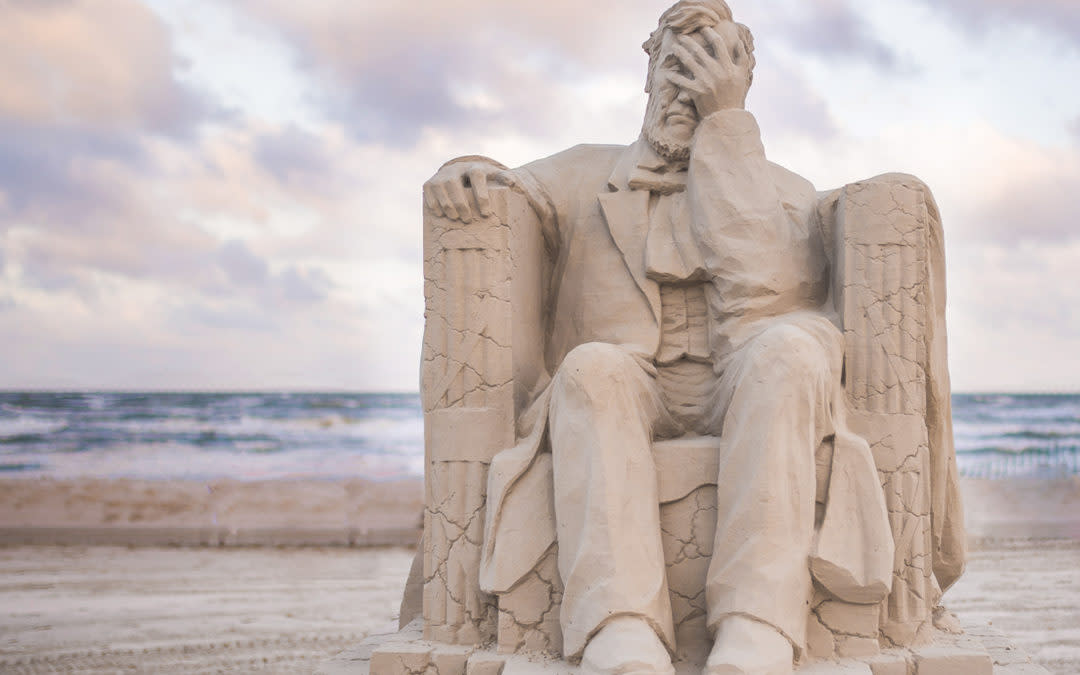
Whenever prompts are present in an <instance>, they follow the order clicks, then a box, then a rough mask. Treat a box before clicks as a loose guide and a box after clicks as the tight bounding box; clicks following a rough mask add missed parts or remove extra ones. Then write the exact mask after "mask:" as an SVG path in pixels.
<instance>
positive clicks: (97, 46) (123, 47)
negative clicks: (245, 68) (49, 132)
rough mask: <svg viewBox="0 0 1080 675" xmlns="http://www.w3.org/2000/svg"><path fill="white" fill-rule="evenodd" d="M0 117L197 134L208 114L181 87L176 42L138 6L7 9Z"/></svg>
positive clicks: (128, 1) (89, 2) (70, 3)
mask: <svg viewBox="0 0 1080 675" xmlns="http://www.w3.org/2000/svg"><path fill="white" fill-rule="evenodd" d="M0 44H3V45H4V49H3V50H0V117H3V118H6V119H7V120H9V121H17V122H21V123H23V124H27V125H36V126H41V125H49V126H54V127H55V126H62V127H75V128H79V127H90V128H93V129H96V130H99V131H105V130H111V131H122V132H125V133H130V132H133V131H153V132H158V133H169V134H180V135H183V134H186V133H189V132H190V131H191V130H192V129H193V127H194V125H195V124H197V122H198V121H199V120H201V119H202V118H203V117H204V116H205V115H206V114H207V112H208V110H207V103H206V101H205V100H203V99H202V98H201V97H200V96H199V95H198V94H197V93H196V92H193V91H192V90H191V89H190V88H188V87H185V86H183V85H181V84H179V83H178V82H177V80H176V79H175V78H174V76H173V71H174V69H175V67H176V66H177V65H178V64H177V60H176V57H175V55H174V53H173V50H172V45H171V41H170V35H169V32H168V30H167V29H166V28H165V26H164V25H162V23H161V22H160V21H159V20H158V19H157V17H156V16H155V15H154V14H153V13H152V12H151V11H150V10H149V9H147V7H146V6H145V5H143V4H141V3H139V2H137V1H136V0H108V1H107V2H95V1H94V0H66V1H52V2H30V1H28V0H22V1H19V2H11V1H8V2H4V3H0Z"/></svg>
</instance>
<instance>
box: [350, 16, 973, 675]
mask: <svg viewBox="0 0 1080 675" xmlns="http://www.w3.org/2000/svg"><path fill="white" fill-rule="evenodd" d="M644 47H645V50H646V51H647V52H648V54H649V69H648V75H647V87H646V91H647V92H648V94H649V101H648V106H647V110H646V113H645V121H644V124H643V129H642V134H641V136H640V138H639V139H638V140H637V141H635V142H634V143H633V144H631V145H629V146H625V147H623V146H592V145H581V146H577V147H574V148H571V149H569V150H567V151H565V152H562V153H559V154H557V155H554V156H552V157H549V158H546V159H541V160H538V161H536V162H533V163H531V164H528V165H526V166H523V167H521V168H518V169H512V170H511V169H507V168H506V167H505V166H503V165H501V164H499V163H498V162H496V161H494V160H491V159H488V158H484V157H475V156H474V157H463V158H459V159H455V160H452V161H451V162H448V163H447V164H446V165H444V166H443V167H442V168H441V169H440V170H439V171H438V173H436V174H435V176H434V177H433V178H432V179H431V180H430V181H428V183H427V184H426V185H425V187H424V197H425V211H424V213H425V215H424V270H425V294H426V301H427V313H426V317H427V323H426V330H425V335H424V353H423V364H422V397H423V406H424V411H425V443H426V461H427V477H426V513H425V519H424V540H423V547H422V551H421V555H420V556H419V558H418V564H417V565H414V575H413V579H412V581H411V583H410V590H409V591H407V593H406V596H407V597H406V600H405V602H404V603H403V613H402V624H403V626H405V624H408V623H409V622H410V621H411V620H413V618H414V614H416V613H417V612H419V616H417V617H416V619H415V621H412V623H411V625H410V626H405V627H404V628H403V631H402V633H401V634H400V635H399V636H398V637H396V638H395V639H392V640H390V641H388V642H387V643H386V644H384V645H382V646H380V647H379V648H377V649H376V650H375V651H374V653H373V654H372V656H371V661H370V669H371V672H373V673H377V674H378V675H389V674H391V673H393V674H398V673H401V674H402V675H404V674H405V673H418V672H431V673H435V672H437V673H438V674H439V675H451V674H455V675H456V674H459V673H469V674H470V675H480V674H487V673H499V672H502V673H505V674H507V675H511V674H512V673H525V672H583V673H590V674H592V673H598V674H600V673H602V674H612V675H614V674H630V673H632V674H638V673H673V672H675V671H676V670H678V672H680V673H681V672H705V673H709V674H710V675H720V674H723V673H753V674H760V675H772V674H778V673H791V672H792V670H793V668H797V669H799V672H860V673H861V672H866V673H869V672H874V673H909V672H916V670H917V672H918V673H920V674H921V675H926V674H927V673H938V672H941V673H945V672H948V673H954V674H966V673H972V674H974V673H989V672H991V663H990V660H989V658H988V657H987V656H986V655H985V653H980V651H979V650H978V649H977V648H973V647H971V646H970V645H968V646H967V647H962V646H957V644H956V641H955V640H953V641H952V642H951V643H949V644H948V645H946V646H942V641H941V636H942V635H944V634H947V633H952V634H955V633H957V632H958V630H959V629H958V628H957V627H956V625H955V621H954V620H953V618H952V617H951V615H949V614H948V613H947V612H945V611H944V609H943V608H942V607H941V605H940V600H941V597H942V593H943V591H944V590H945V589H947V588H948V587H949V586H950V585H951V584H952V583H953V582H954V581H955V580H956V579H957V578H958V576H959V575H960V573H961V572H962V569H963V565H964V555H965V553H964V529H963V523H962V509H961V505H960V500H959V495H958V489H957V471H956V464H955V455H954V451H953V447H952V429H951V415H950V400H949V393H950V389H949V375H948V369H947V360H946V334H945V319H944V317H945V311H944V310H945V270H944V257H943V256H944V254H943V238H942V230H941V222H940V218H939V215H938V210H937V207H936V205H935V203H934V200H933V197H932V196H931V193H930V190H929V189H928V188H927V187H926V185H924V184H923V183H922V182H920V181H919V180H918V179H916V178H914V177H912V176H908V175H900V174H888V175H882V176H878V177H876V178H871V179H869V180H865V181H861V182H857V183H852V184H850V185H847V186H845V187H843V188H840V189H838V190H834V191H831V192H824V193H821V192H818V191H816V190H815V188H814V187H813V186H812V185H811V184H810V183H809V182H808V181H806V180H805V179H803V178H801V177H800V176H798V175H796V174H794V173H792V172H790V171H788V170H786V169H784V168H782V167H780V166H778V165H776V164H772V163H770V162H769V161H768V159H767V158H766V157H765V153H764V149H763V147H762V144H761V139H760V135H759V130H758V126H757V123H756V121H755V118H754V117H753V115H752V114H751V113H749V112H747V111H746V110H745V109H744V103H745V100H746V95H747V92H748V90H749V87H750V84H751V81H752V78H753V68H754V44H753V38H752V37H751V33H750V31H749V29H747V28H746V27H745V26H742V25H740V24H737V23H735V22H733V20H732V15H731V12H730V10H729V8H728V6H727V5H726V4H725V2H724V1H723V0H682V1H680V2H678V3H676V4H675V5H674V6H673V7H671V8H670V9H669V10H667V11H666V12H665V13H664V14H663V15H662V17H661V18H660V22H659V27H658V28H657V30H656V31H655V32H654V33H653V34H652V35H651V36H650V37H649V39H648V41H647V42H646V43H645V44H644ZM421 596H422V599H421ZM421 608H422V611H421ZM830 668H831V670H830Z"/></svg>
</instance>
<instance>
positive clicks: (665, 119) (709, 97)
mask: <svg viewBox="0 0 1080 675" xmlns="http://www.w3.org/2000/svg"><path fill="white" fill-rule="evenodd" d="M656 64H657V65H656V68H655V70H654V71H653V73H652V75H651V78H650V82H649V103H648V108H647V110H646V113H645V135H646V138H647V139H648V140H649V142H650V144H652V146H653V148H654V149H656V151H657V152H658V153H659V154H660V155H662V156H664V157H666V158H667V159H671V160H685V159H687V158H688V157H689V155H690V142H691V140H692V139H693V137H694V131H695V130H696V129H697V125H698V123H699V122H700V121H701V120H702V119H704V118H706V117H708V116H709V115H712V114H713V113H715V112H718V111H720V110H728V109H732V108H742V107H743V106H744V105H745V103H746V94H747V92H748V91H749V89H750V72H751V68H752V64H751V59H750V57H749V55H748V54H747V53H746V46H745V44H744V43H743V40H742V39H741V37H740V36H739V31H738V28H736V25H735V24H734V23H732V22H730V21H723V22H721V23H720V24H718V25H716V26H706V27H704V28H702V29H700V30H697V31H694V32H692V33H688V34H683V33H676V32H674V31H671V30H668V31H666V32H665V33H664V36H663V40H662V42H661V43H660V52H659V55H658V57H657V59H656Z"/></svg>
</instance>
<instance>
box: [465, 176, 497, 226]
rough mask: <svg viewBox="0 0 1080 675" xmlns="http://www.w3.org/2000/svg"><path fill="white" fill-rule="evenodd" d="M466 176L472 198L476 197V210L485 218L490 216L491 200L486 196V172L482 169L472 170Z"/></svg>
mask: <svg viewBox="0 0 1080 675" xmlns="http://www.w3.org/2000/svg"><path fill="white" fill-rule="evenodd" d="M466 176H467V179H468V181H469V185H470V186H471V187H472V191H473V196H475V197H476V210H477V211H479V212H480V215H481V216H483V217H485V218H486V217H487V216H490V215H491V199H490V197H489V196H488V184H487V183H488V178H487V171H486V170H485V169H482V168H474V169H470V170H469V173H468V174H466Z"/></svg>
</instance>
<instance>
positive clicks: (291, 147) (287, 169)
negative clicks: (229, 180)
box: [254, 126, 335, 185]
mask: <svg viewBox="0 0 1080 675" xmlns="http://www.w3.org/2000/svg"><path fill="white" fill-rule="evenodd" d="M254 157H255V160H256V161H258V162H259V163H260V164H261V165H262V166H263V167H264V168H265V169H267V170H268V171H269V172H270V173H272V174H273V175H274V177H275V178H276V179H277V180H278V181H280V182H282V183H286V182H289V181H305V180H306V181H307V182H308V184H309V185H317V184H318V183H319V181H320V180H321V179H322V178H323V177H325V176H327V175H328V174H332V173H333V172H334V171H335V168H334V165H333V164H332V162H331V158H330V157H329V155H328V153H327V150H326V148H325V146H324V139H322V138H319V137H318V136H316V135H315V134H313V133H311V132H308V131H304V130H303V129H300V128H298V127H296V126H290V127H288V128H286V129H283V130H281V131H275V132H269V133H265V134H262V135H260V136H259V138H258V139H256V141H255V148H254Z"/></svg>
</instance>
